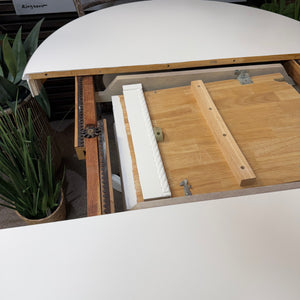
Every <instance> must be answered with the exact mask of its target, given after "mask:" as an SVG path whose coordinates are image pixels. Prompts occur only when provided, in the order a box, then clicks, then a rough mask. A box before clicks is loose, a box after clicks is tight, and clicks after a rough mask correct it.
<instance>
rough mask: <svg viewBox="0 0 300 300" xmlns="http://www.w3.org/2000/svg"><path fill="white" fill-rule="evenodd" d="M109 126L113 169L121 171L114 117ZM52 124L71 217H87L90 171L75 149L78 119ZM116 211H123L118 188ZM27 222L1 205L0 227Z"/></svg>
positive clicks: (109, 119) (20, 224)
mask: <svg viewBox="0 0 300 300" xmlns="http://www.w3.org/2000/svg"><path fill="white" fill-rule="evenodd" d="M106 118H107V122H108V127H109V129H110V130H109V140H110V147H111V149H110V152H111V157H112V171H113V173H116V174H118V173H119V171H118V170H119V167H118V159H117V157H118V155H117V150H116V147H115V144H114V137H113V118H112V116H111V115H108V116H106ZM51 126H52V127H53V128H54V129H55V130H56V136H55V138H56V142H57V144H58V145H59V147H60V150H61V154H62V158H63V163H64V164H65V168H66V173H65V190H64V192H65V197H66V200H67V219H75V218H82V217H86V170H85V161H84V160H82V161H80V160H78V159H77V156H76V153H75V150H74V146H73V145H74V120H64V121H55V122H52V123H51ZM114 197H115V202H116V211H121V210H123V204H122V195H121V193H119V192H116V191H114ZM24 225H26V224H25V223H24V222H23V221H22V220H20V219H19V217H18V216H17V215H16V213H15V211H13V210H10V209H7V208H5V207H2V206H0V228H9V227H17V226H24Z"/></svg>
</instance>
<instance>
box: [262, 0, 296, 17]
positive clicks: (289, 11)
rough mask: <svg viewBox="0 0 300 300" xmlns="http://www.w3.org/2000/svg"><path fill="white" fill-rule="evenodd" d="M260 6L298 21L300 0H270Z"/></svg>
mask: <svg viewBox="0 0 300 300" xmlns="http://www.w3.org/2000/svg"><path fill="white" fill-rule="evenodd" d="M260 8H262V9H265V10H268V11H272V12H275V13H278V14H281V15H284V16H286V17H290V18H292V19H295V20H298V21H300V0H295V1H294V2H291V1H287V0H279V1H278V0H272V1H271V2H266V3H264V4H263V5H262V6H261V7H260Z"/></svg>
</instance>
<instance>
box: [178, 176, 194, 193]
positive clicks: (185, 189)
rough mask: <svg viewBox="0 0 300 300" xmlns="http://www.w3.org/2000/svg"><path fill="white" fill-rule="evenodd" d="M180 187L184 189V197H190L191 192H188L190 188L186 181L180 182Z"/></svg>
mask: <svg viewBox="0 0 300 300" xmlns="http://www.w3.org/2000/svg"><path fill="white" fill-rule="evenodd" d="M180 186H183V188H184V195H185V196H190V195H192V192H191V191H190V188H191V187H192V186H191V185H189V184H188V181H187V179H184V180H182V181H181V182H180Z"/></svg>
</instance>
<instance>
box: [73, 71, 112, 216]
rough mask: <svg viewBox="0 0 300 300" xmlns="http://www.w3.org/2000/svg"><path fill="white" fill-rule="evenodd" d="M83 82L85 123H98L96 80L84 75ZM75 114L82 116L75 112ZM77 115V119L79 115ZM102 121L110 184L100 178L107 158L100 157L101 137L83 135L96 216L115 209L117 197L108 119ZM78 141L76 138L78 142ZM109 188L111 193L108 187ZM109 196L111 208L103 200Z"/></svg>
mask: <svg viewBox="0 0 300 300" xmlns="http://www.w3.org/2000/svg"><path fill="white" fill-rule="evenodd" d="M81 80H82V86H81V89H82V91H81V93H82V101H83V103H82V104H83V108H84V109H83V127H84V128H87V127H95V128H96V127H98V126H99V124H100V122H99V121H98V120H97V113H96V102H95V91H94V82H93V77H92V76H84V77H82V78H81ZM75 82H76V100H75V102H76V104H77V105H78V93H79V85H78V83H79V80H78V78H76V81H75ZM76 118H79V116H78V114H76ZM76 118H75V119H76ZM77 121H78V119H77V120H75V139H76V136H77V137H78V135H79V132H78V126H77ZM102 122H103V139H104V141H102V142H103V143H105V152H106V163H107V166H106V168H107V174H108V182H106V184H107V185H108V187H106V186H104V182H103V178H101V176H102V174H101V165H102V164H103V163H105V161H101V155H100V151H101V150H100V148H101V147H102V146H103V145H101V144H100V143H101V140H100V138H99V136H95V137H86V138H84V149H85V159H86V179H87V216H88V217H90V216H96V215H101V214H106V213H112V212H114V211H115V209H114V199H113V189H112V181H111V175H112V174H111V165H110V155H109V145H108V144H109V143H108V135H107V125H106V120H102ZM75 144H76V142H75ZM105 189H108V193H106V190H105ZM108 197H109V198H108ZM107 199H109V208H108V207H107V203H105V201H104V200H107Z"/></svg>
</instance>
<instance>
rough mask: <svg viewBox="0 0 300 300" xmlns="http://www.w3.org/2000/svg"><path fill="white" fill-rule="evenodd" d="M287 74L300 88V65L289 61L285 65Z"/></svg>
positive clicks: (294, 61)
mask: <svg viewBox="0 0 300 300" xmlns="http://www.w3.org/2000/svg"><path fill="white" fill-rule="evenodd" d="M284 67H285V69H286V70H287V73H288V74H289V75H290V76H291V77H292V78H293V79H294V81H295V82H296V84H297V85H298V86H300V65H299V63H298V62H297V61H296V60H289V61H287V62H285V63H284Z"/></svg>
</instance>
